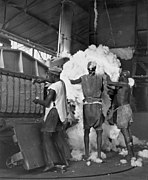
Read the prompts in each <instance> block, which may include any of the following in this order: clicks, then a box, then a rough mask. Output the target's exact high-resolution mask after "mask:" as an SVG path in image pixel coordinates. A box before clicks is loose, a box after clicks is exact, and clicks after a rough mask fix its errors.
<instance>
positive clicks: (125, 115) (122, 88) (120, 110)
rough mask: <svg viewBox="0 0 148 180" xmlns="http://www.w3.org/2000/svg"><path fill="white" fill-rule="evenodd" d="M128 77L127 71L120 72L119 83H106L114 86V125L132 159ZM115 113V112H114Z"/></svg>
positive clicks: (131, 120) (131, 119)
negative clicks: (115, 90)
mask: <svg viewBox="0 0 148 180" xmlns="http://www.w3.org/2000/svg"><path fill="white" fill-rule="evenodd" d="M129 77H130V72H129V71H122V72H121V74H120V77H119V82H111V81H110V82H108V84H109V85H114V86H115V87H116V89H117V94H116V96H115V98H116V99H115V105H116V106H117V108H116V111H117V119H116V124H117V127H118V128H119V129H121V132H122V134H123V136H124V139H125V144H126V147H127V150H128V153H129V156H130V157H134V151H133V141H132V135H131V131H130V125H131V123H132V122H133V118H132V109H131V107H130V96H131V87H130V85H129V81H128V78H129ZM114 111H115V110H114Z"/></svg>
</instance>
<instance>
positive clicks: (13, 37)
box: [0, 29, 56, 56]
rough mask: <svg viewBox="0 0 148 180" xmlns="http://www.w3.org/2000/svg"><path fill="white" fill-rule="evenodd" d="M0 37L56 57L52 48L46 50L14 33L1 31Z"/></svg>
mask: <svg viewBox="0 0 148 180" xmlns="http://www.w3.org/2000/svg"><path fill="white" fill-rule="evenodd" d="M0 35H1V36H4V37H6V38H8V39H11V40H13V41H16V42H18V43H21V44H24V45H26V46H28V47H31V48H35V49H37V50H39V51H42V52H45V53H47V54H50V55H53V56H56V52H55V51H54V50H52V49H50V48H46V47H44V46H42V45H40V44H37V43H34V42H32V41H30V40H28V39H25V38H22V37H20V36H17V35H15V34H13V33H10V32H8V31H5V30H3V29H0Z"/></svg>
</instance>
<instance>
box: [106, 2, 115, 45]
mask: <svg viewBox="0 0 148 180" xmlns="http://www.w3.org/2000/svg"><path fill="white" fill-rule="evenodd" d="M104 4H105V10H106V14H107V17H108V21H109V26H110V31H111V36H112V40H113V44H114V46H116V43H115V39H114V35H113V29H112V25H111V20H110V16H109V12H108V8H107V4H106V0H105V2H104Z"/></svg>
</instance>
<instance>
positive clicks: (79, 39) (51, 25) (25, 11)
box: [7, 0, 87, 46]
mask: <svg viewBox="0 0 148 180" xmlns="http://www.w3.org/2000/svg"><path fill="white" fill-rule="evenodd" d="M35 1H36V0H35ZM35 1H33V2H35ZM31 4H32V5H33V3H31ZM8 5H9V6H11V7H13V8H16V9H17V10H19V11H20V12H19V13H17V14H16V15H14V17H12V18H11V19H10V21H11V20H12V19H14V18H15V17H16V16H18V15H20V14H21V13H25V14H27V15H28V16H30V17H32V18H34V19H36V20H37V21H38V22H40V23H42V24H44V25H45V26H46V27H48V28H49V27H50V28H52V29H53V30H54V31H56V33H57V34H58V32H59V28H58V27H56V26H55V25H54V24H51V23H49V22H48V23H47V22H46V21H45V20H43V19H41V18H40V17H38V16H36V15H34V14H32V13H31V12H29V11H28V10H27V8H25V9H24V8H22V7H18V6H17V5H16V4H14V3H13V5H11V4H10V3H8ZM28 6H29V5H28ZM28 8H29V7H28ZM10 21H9V22H10ZM7 23H8V21H7ZM72 39H73V40H75V41H77V42H79V43H80V44H82V45H84V46H87V44H86V42H85V40H83V39H82V38H81V37H79V35H77V34H74V33H73V34H72Z"/></svg>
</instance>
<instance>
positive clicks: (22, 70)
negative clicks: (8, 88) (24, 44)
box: [18, 51, 24, 73]
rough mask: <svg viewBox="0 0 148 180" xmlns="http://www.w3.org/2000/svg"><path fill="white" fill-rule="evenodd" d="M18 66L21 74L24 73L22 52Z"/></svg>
mask: <svg viewBox="0 0 148 180" xmlns="http://www.w3.org/2000/svg"><path fill="white" fill-rule="evenodd" d="M18 66H19V72H21V73H23V72H24V69H23V55H22V51H20V54H19V62H18Z"/></svg>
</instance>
